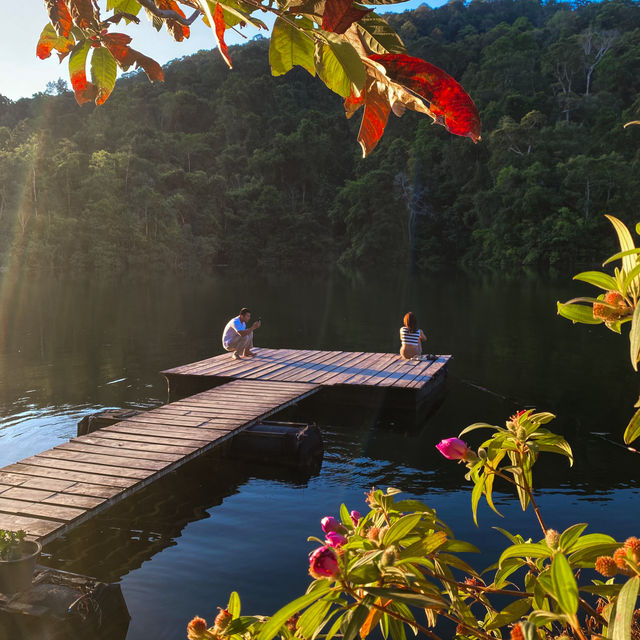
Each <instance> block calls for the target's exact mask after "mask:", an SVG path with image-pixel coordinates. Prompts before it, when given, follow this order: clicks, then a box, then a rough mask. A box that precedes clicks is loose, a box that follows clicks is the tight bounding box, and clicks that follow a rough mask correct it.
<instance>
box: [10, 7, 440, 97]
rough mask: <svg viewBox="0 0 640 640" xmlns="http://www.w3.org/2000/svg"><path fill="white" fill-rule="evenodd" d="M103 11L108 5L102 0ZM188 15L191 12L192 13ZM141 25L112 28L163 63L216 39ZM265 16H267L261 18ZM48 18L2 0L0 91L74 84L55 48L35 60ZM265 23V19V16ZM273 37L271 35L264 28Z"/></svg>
mask: <svg viewBox="0 0 640 640" xmlns="http://www.w3.org/2000/svg"><path fill="white" fill-rule="evenodd" d="M99 4H100V7H101V9H102V10H103V14H104V15H105V16H108V15H110V13H111V12H109V13H107V12H106V11H104V8H105V5H106V3H105V2H104V1H102V0H101V1H100V2H99ZM421 4H425V3H424V0H409V1H408V2H403V3H402V4H397V5H385V6H380V7H377V9H376V10H377V11H378V13H381V12H386V11H406V10H408V9H415V8H416V7H418V6H420V5H421ZM427 4H429V6H439V5H441V4H444V0H435V1H433V0H431V1H430V2H428V3H427ZM187 15H189V13H188V12H187ZM139 17H140V25H130V26H129V27H126V26H124V22H121V23H120V25H118V26H117V27H114V28H112V29H111V30H112V31H120V32H125V33H129V35H131V36H132V37H133V42H132V43H131V46H132V47H133V48H134V49H137V50H138V51H141V52H142V53H144V54H145V55H148V56H150V57H152V58H154V59H155V60H157V61H158V62H159V63H160V64H165V63H166V62H168V61H169V60H173V59H175V58H181V57H182V56H186V55H189V54H192V53H196V52H197V51H200V50H201V49H211V48H212V46H213V38H212V34H211V32H210V31H209V29H208V28H207V27H206V25H204V24H203V23H202V21H201V20H200V19H198V20H196V22H195V23H194V24H193V25H192V26H191V37H190V38H189V39H188V40H185V41H184V42H181V43H178V42H174V41H173V39H172V38H171V37H170V36H169V35H168V34H167V32H166V31H165V30H164V29H163V31H161V32H160V33H158V32H156V30H155V29H153V27H151V24H150V23H149V21H148V20H147V18H146V15H145V14H144V11H141V12H140V14H139ZM260 18H261V19H263V20H264V18H263V16H260ZM47 22H48V18H47V12H46V10H45V6H44V2H43V1H42V0H19V1H18V2H9V0H0V24H1V25H3V26H4V29H3V35H2V39H1V40H0V94H1V95H3V96H6V97H7V98H11V99H12V100H17V99H18V98H22V97H29V96H31V95H33V94H34V93H37V92H38V91H44V90H45V88H46V85H47V82H49V81H55V80H57V79H58V78H63V79H65V80H67V83H68V82H69V73H68V58H67V59H65V60H64V61H63V62H62V64H60V63H59V61H58V57H57V55H56V54H55V52H54V53H53V54H52V55H51V57H50V58H48V59H47V60H40V59H38V58H36V53H35V51H36V44H37V42H38V38H39V37H40V32H41V31H42V28H43V27H44V26H45V24H46V23H47ZM265 22H266V20H265ZM242 32H243V33H245V34H246V35H247V36H248V37H249V38H252V37H253V36H254V35H256V33H257V31H256V30H255V29H252V28H245V29H243V30H242ZM262 33H263V34H264V35H265V36H267V37H268V35H269V34H268V33H266V32H264V31H263V32H262ZM227 34H228V37H227V38H226V40H227V44H238V43H240V42H242V41H243V38H241V37H239V36H236V35H235V34H234V35H232V32H230V31H228V32H227Z"/></svg>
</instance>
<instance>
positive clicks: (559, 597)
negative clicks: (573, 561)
mask: <svg viewBox="0 0 640 640" xmlns="http://www.w3.org/2000/svg"><path fill="white" fill-rule="evenodd" d="M551 582H552V584H553V594H552V595H553V597H554V598H555V599H556V602H557V603H558V606H559V607H560V609H562V611H563V612H564V613H566V614H567V615H568V616H574V615H575V613H576V611H577V610H578V585H577V584H576V578H575V576H574V575H573V571H572V570H571V566H570V565H569V561H568V560H567V558H566V557H565V555H564V554H562V553H556V555H555V556H554V558H553V561H552V562H551Z"/></svg>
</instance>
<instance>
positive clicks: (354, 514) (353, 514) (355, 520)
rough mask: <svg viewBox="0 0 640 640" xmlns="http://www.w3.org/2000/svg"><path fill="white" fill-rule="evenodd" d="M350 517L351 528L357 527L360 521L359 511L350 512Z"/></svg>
mask: <svg viewBox="0 0 640 640" xmlns="http://www.w3.org/2000/svg"><path fill="white" fill-rule="evenodd" d="M349 515H350V516H351V522H353V526H354V527H357V526H358V522H359V521H360V518H361V517H362V516H361V515H360V512H359V511H352V512H351V513H350V514H349Z"/></svg>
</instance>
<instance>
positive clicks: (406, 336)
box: [400, 327, 420, 345]
mask: <svg viewBox="0 0 640 640" xmlns="http://www.w3.org/2000/svg"><path fill="white" fill-rule="evenodd" d="M400 342H402V344H415V345H419V344H420V329H416V330H415V331H409V329H407V327H400Z"/></svg>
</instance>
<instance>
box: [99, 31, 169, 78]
mask: <svg viewBox="0 0 640 640" xmlns="http://www.w3.org/2000/svg"><path fill="white" fill-rule="evenodd" d="M100 39H101V40H102V43H103V44H104V46H105V47H106V48H107V49H109V53H111V55H112V56H113V57H114V58H115V59H116V62H117V63H118V64H119V65H120V67H121V68H122V69H124V70H125V71H126V70H127V69H128V68H129V67H130V66H131V65H132V64H135V65H136V68H139V67H142V68H143V69H144V72H145V73H146V74H147V76H148V78H149V80H151V81H152V82H153V81H154V80H158V81H160V82H162V81H163V80H164V72H163V71H162V67H161V66H160V65H159V64H158V63H157V62H156V61H155V60H153V59H152V58H149V57H148V56H145V55H144V54H142V53H140V52H139V51H136V50H135V49H132V48H131V47H129V46H128V45H129V43H130V42H131V38H130V36H128V35H126V34H125V33H106V34H104V35H102V36H101V38H100Z"/></svg>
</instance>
